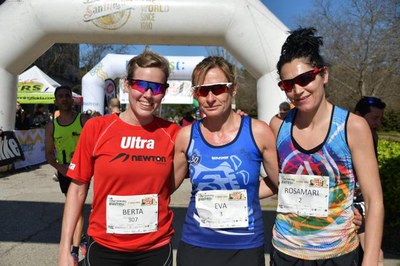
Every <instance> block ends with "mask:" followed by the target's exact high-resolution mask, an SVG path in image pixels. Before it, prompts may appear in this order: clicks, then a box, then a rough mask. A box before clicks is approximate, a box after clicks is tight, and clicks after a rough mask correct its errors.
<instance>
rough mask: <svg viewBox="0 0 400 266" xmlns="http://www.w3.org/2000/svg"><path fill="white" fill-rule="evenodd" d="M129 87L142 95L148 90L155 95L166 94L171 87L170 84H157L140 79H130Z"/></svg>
mask: <svg viewBox="0 0 400 266" xmlns="http://www.w3.org/2000/svg"><path fill="white" fill-rule="evenodd" d="M129 85H130V86H131V89H133V90H136V91H138V92H140V93H145V92H146V91H147V90H151V92H152V93H153V95H159V94H165V92H166V90H167V89H168V87H169V84H168V83H157V82H152V81H147V80H140V79H129Z"/></svg>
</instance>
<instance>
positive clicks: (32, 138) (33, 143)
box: [14, 128, 46, 169]
mask: <svg viewBox="0 0 400 266" xmlns="http://www.w3.org/2000/svg"><path fill="white" fill-rule="evenodd" d="M44 131H45V130H44V128H35V129H29V130H15V136H16V137H17V139H18V142H19V143H20V146H21V149H22V151H23V153H24V156H25V160H23V161H17V162H15V163H14V167H15V169H19V168H23V167H26V166H30V165H35V164H40V163H44V162H46V156H45V133H44Z"/></svg>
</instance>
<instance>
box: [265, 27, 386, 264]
mask: <svg viewBox="0 0 400 266" xmlns="http://www.w3.org/2000/svg"><path fill="white" fill-rule="evenodd" d="M314 34H315V29H313V28H307V29H302V28H300V29H298V30H296V31H294V32H292V33H291V35H290V36H289V37H288V38H287V40H286V42H285V43H284V45H283V47H282V54H281V56H280V59H279V61H278V64H277V69H278V74H279V75H280V78H281V81H280V82H279V83H278V86H279V87H280V88H281V89H282V90H283V91H284V92H285V93H286V96H287V97H288V99H289V100H290V101H291V102H292V103H293V104H294V105H295V108H294V109H292V110H291V111H290V112H289V113H288V114H287V115H286V117H285V119H284V120H283V121H282V120H280V119H277V118H273V119H272V120H271V123H270V125H271V128H272V130H273V131H274V134H275V135H276V136H277V151H278V162H279V171H280V174H279V192H278V209H277V212H278V213H277V217H276V221H275V226H274V228H273V238H272V246H273V250H272V251H271V265H279V266H280V265H344V266H345V265H358V263H359V254H358V253H359V240H358V236H357V231H356V228H355V225H354V224H353V223H352V221H353V209H352V203H353V193H354V185H355V173H357V177H358V179H359V181H360V184H361V187H362V192H363V194H364V192H365V193H366V194H364V197H365V202H366V205H367V210H368V211H367V215H366V236H367V237H366V245H365V247H366V248H365V250H364V259H363V263H366V262H368V263H372V264H371V265H378V254H379V250H380V243H381V238H382V226H383V212H384V210H383V200H382V189H381V184H380V180H379V172H378V167H377V161H376V158H375V154H374V147H373V142H372V136H371V131H370V129H369V127H368V124H367V123H366V121H365V120H364V119H362V118H360V117H359V116H357V115H354V114H351V113H349V112H348V111H346V110H344V109H342V108H340V107H337V106H334V105H332V104H331V103H330V102H328V101H327V99H326V97H325V86H326V85H327V84H328V79H329V69H328V67H327V66H326V64H325V63H324V60H323V58H322V57H321V55H320V52H319V48H320V46H321V45H322V38H321V37H317V36H315V35H314ZM364 265H366V264H364Z"/></svg>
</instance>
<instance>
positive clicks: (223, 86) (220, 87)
mask: <svg viewBox="0 0 400 266" xmlns="http://www.w3.org/2000/svg"><path fill="white" fill-rule="evenodd" d="M231 86H232V82H229V83H213V84H205V85H197V86H194V87H192V90H193V95H194V96H195V97H199V96H201V97H207V95H208V93H209V92H210V91H211V92H212V94H214V95H220V94H222V93H224V92H227V91H228V90H229V89H230V87H231Z"/></svg>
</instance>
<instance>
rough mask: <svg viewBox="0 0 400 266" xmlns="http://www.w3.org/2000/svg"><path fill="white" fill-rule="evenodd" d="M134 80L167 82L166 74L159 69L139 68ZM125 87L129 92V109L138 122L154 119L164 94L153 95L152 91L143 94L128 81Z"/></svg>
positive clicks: (134, 74)
mask: <svg viewBox="0 0 400 266" xmlns="http://www.w3.org/2000/svg"><path fill="white" fill-rule="evenodd" d="M132 78H133V79H138V80H145V81H151V82H157V83H165V80H166V77H165V74H164V72H163V71H162V70H161V69H160V68H157V67H146V68H142V67H137V68H136V69H135V71H134V73H133V76H132ZM125 86H126V89H127V91H128V92H129V105H128V108H129V110H130V112H132V113H133V115H134V117H135V119H136V120H138V121H143V120H148V119H152V115H153V113H154V111H155V110H156V109H157V108H158V107H159V106H160V104H161V100H162V98H163V97H164V94H158V95H153V92H152V91H151V90H150V89H148V90H147V91H146V92H144V93H141V92H139V91H137V90H134V89H132V88H131V86H130V84H129V82H128V81H125Z"/></svg>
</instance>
